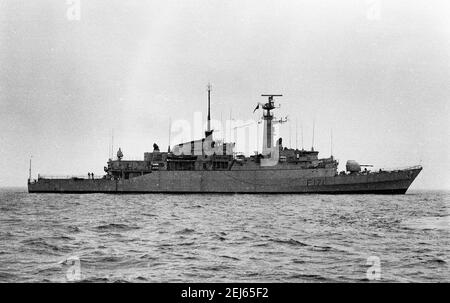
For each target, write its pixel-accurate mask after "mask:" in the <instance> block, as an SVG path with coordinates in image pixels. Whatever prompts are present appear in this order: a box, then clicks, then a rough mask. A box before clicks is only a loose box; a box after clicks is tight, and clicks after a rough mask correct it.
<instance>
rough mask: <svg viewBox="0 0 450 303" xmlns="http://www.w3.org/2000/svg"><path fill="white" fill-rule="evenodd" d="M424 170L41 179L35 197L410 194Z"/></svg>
mask: <svg viewBox="0 0 450 303" xmlns="http://www.w3.org/2000/svg"><path fill="white" fill-rule="evenodd" d="M421 170H422V167H420V166H416V167H411V168H406V169H402V170H394V171H380V172H370V173H366V174H363V173H361V174H346V175H334V171H333V170H331V169H330V170H326V169H325V170H314V169H286V170H280V169H274V170H271V169H264V170H261V169H258V170H229V171H154V172H152V173H150V174H146V175H142V176H138V177H134V178H131V179H126V180H125V179H119V180H110V179H80V178H59V179H50V178H39V179H38V180H34V181H29V182H28V191H29V192H30V193H77V194H78V193H108V194H138V193H139V194H141V193H171V194H205V193H206V194H208V193H211V194H212V193H223V194H236V193H240V194H405V193H406V191H407V190H408V188H409V186H410V185H411V183H412V182H413V181H414V179H415V178H416V177H417V175H418V174H419V173H420V171H421Z"/></svg>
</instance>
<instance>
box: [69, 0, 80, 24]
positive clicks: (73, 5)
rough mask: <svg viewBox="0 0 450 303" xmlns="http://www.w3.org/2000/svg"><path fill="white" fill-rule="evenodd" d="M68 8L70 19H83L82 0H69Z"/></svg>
mask: <svg viewBox="0 0 450 303" xmlns="http://www.w3.org/2000/svg"><path fill="white" fill-rule="evenodd" d="M66 3H67V5H68V8H67V11H66V17H67V20H69V21H80V19H81V0H67V1H66Z"/></svg>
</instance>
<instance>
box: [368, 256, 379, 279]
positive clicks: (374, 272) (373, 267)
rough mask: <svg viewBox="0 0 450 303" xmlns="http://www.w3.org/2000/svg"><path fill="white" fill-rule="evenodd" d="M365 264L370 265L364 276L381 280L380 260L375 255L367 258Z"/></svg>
mask: <svg viewBox="0 0 450 303" xmlns="http://www.w3.org/2000/svg"><path fill="white" fill-rule="evenodd" d="M366 265H368V266H370V267H369V268H368V269H367V272H366V278H367V280H369V281H374V280H381V261H380V258H379V257H377V256H370V257H368V258H367V262H366Z"/></svg>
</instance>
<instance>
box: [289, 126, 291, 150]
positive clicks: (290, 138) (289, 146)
mask: <svg viewBox="0 0 450 303" xmlns="http://www.w3.org/2000/svg"><path fill="white" fill-rule="evenodd" d="M291 134H292V132H291V123H289V148H291V147H292V145H291V138H292V135H291Z"/></svg>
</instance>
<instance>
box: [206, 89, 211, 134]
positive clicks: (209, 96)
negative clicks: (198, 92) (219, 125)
mask: <svg viewBox="0 0 450 303" xmlns="http://www.w3.org/2000/svg"><path fill="white" fill-rule="evenodd" d="M207 131H208V132H210V131H211V83H208V129H207Z"/></svg>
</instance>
